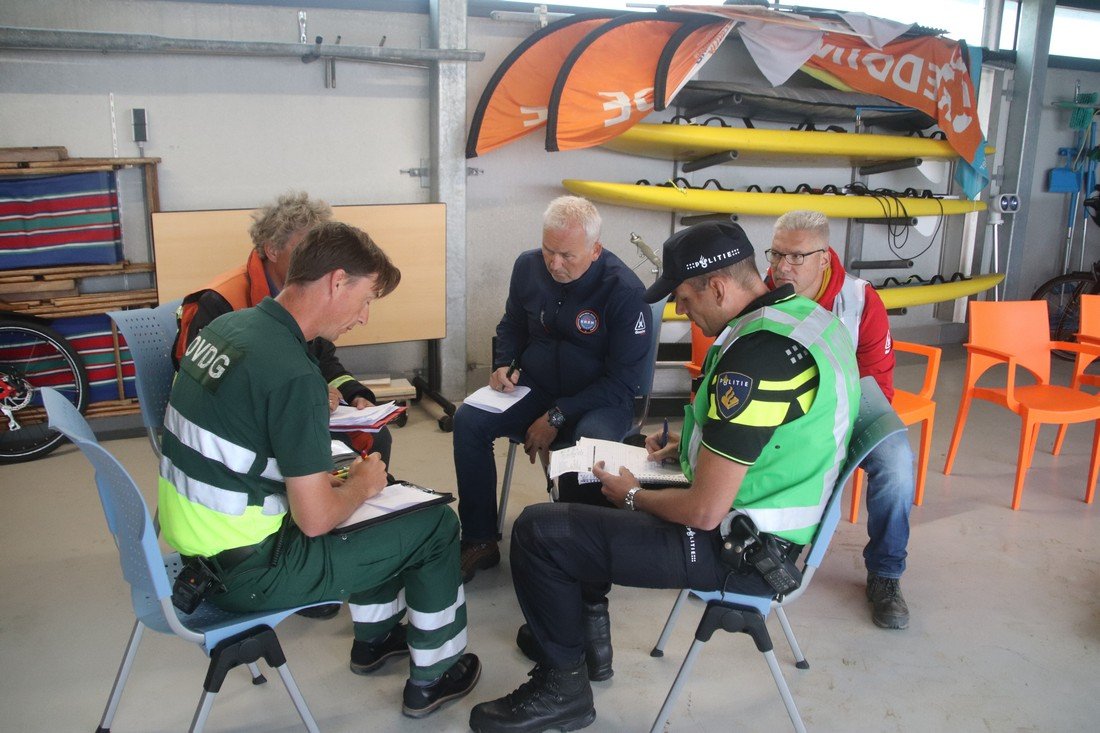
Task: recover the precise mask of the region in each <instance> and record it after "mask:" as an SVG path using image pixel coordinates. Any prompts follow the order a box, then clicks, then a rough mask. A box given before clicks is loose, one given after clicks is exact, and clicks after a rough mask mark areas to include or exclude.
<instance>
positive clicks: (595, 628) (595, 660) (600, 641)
mask: <svg viewBox="0 0 1100 733" xmlns="http://www.w3.org/2000/svg"><path fill="white" fill-rule="evenodd" d="M611 653H612V652H611V617H610V616H609V615H608V613H607V600H606V599H605V600H604V601H602V602H600V603H589V602H588V601H585V602H584V661H585V663H586V664H587V665H588V679H590V680H592V681H593V682H602V681H603V680H609V679H611V676H612V675H613V674H615V671H614V670H613V669H611Z"/></svg>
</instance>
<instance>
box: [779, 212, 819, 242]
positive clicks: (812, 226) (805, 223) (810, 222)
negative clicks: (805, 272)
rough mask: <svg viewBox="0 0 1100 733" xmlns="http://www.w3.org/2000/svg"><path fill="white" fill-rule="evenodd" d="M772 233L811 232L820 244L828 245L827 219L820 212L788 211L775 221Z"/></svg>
mask: <svg viewBox="0 0 1100 733" xmlns="http://www.w3.org/2000/svg"><path fill="white" fill-rule="evenodd" d="M772 231H773V232H775V233H778V232H812V233H813V234H816V235H817V236H818V237H819V238H820V239H821V241H822V242H824V243H825V244H828V243H829V218H828V217H827V216H825V215H824V214H822V213H821V212H820V211H808V210H805V209H803V210H800V211H788V212H787V213H786V214H784V215H783V216H781V217H779V218H778V219H776V220H775V226H774V227H772Z"/></svg>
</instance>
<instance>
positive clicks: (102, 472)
mask: <svg viewBox="0 0 1100 733" xmlns="http://www.w3.org/2000/svg"><path fill="white" fill-rule="evenodd" d="M42 399H43V402H44V403H45V405H46V413H47V414H48V415H49V419H50V427H52V428H54V429H55V430H59V431H61V432H62V433H64V435H65V437H67V438H68V439H69V440H71V441H72V442H73V443H74V444H75V445H76V446H77V447H78V448H79V449H80V450H81V452H82V453H84V456H85V457H86V458H87V459H88V461H89V462H90V463H91V464H92V466H93V468H95V478H96V486H97V488H98V489H99V498H100V501H101V503H102V504H103V513H104V515H105V516H106V518H107V527H108V529H110V531H111V534H112V535H114V538H115V544H116V546H117V547H118V552H119V556H120V560H121V564H122V575H123V577H124V578H125V579H126V582H127V583H129V584H130V589H131V593H130V596H131V601H132V603H133V607H134V615H135V616H136V621H135V623H134V629H133V631H132V632H131V633H130V640H129V642H128V643H127V645H126V651H125V653H124V654H123V657H122V664H121V665H120V666H119V669H118V674H117V675H116V677H115V682H114V686H113V687H112V688H111V696H110V698H108V700H107V707H106V709H105V710H104V711H103V718H102V720H101V721H100V724H99V728H98V729H97V733H108V732H109V731H110V729H111V722H112V721H113V720H114V716H115V711H116V710H117V708H118V703H119V699H120V698H121V697H122V690H123V688H124V687H125V686H126V680H127V678H128V677H129V675H130V669H131V667H132V665H133V662H134V657H135V655H136V654H137V648H138V644H139V643H140V642H141V636H142V633H143V631H144V630H145V629H146V628H150V629H152V630H154V631H159V632H160V633H162V634H175V635H176V636H178V637H179V638H181V639H183V640H184V641H189V642H191V643H193V644H197V645H198V646H199V648H200V649H202V651H203V653H204V654H205V655H206V656H208V657H209V658H210V665H209V667H208V669H207V673H206V680H205V682H204V683H203V693H202V696H201V697H200V698H199V703H198V706H197V707H196V709H195V716H194V718H193V719H192V721H191V727H190V729H189V730H191V731H201V730H202V729H203V726H204V725H205V724H206V719H207V717H208V716H209V714H210V709H211V708H212V707H213V705H214V698H215V697H216V696H217V694H218V692H219V691H220V690H221V685H222V682H223V681H224V680H225V676H226V674H227V673H228V672H229V670H230V669H233V668H234V667H238V666H241V665H248V667H249V669H250V671H251V673H252V682H253V684H257V685H258V684H262V683H264V682H266V681H267V680H266V679H265V678H264V676H263V675H262V674H260V670H259V668H258V667H257V666H256V661H257V660H259V659H260V658H263V659H264V660H266V661H267V663H268V664H269V665H270V666H271V667H273V668H274V669H276V670H277V671H278V672H279V676H280V677H281V678H282V680H283V684H284V685H285V686H286V689H287V692H288V693H289V694H290V698H291V700H292V701H293V702H294V706H295V707H296V708H297V709H298V714H299V715H300V716H301V717H302V722H303V723H305V727H306V729H307V730H309V731H317V723H316V721H315V720H314V719H313V715H312V714H311V713H310V712H309V708H308V707H307V706H306V702H305V700H304V699H303V698H302V693H301V691H299V689H298V685H297V684H296V683H295V682H294V678H293V677H292V676H291V674H290V670H289V669H288V668H287V664H286V657H285V656H284V654H283V650H282V647H281V646H280V645H279V639H278V637H277V636H276V635H275V631H274V629H275V626H276V625H278V624H279V622H281V621H282V620H283V619H285V618H286V617H287V616H289V615H291V614H292V613H294V612H296V611H298V610H300V608H309V607H311V606H319V605H324V604H323V603H315V604H310V605H309V606H302V607H298V608H287V609H283V610H279V611H261V612H257V613H247V614H239V613H230V612H228V611H223V610H221V609H219V608H217V607H216V606H214V605H213V604H211V603H208V602H203V603H202V604H201V605H200V606H199V607H198V609H196V611H195V612H194V613H192V614H189V615H184V614H182V613H180V612H179V611H177V609H176V607H175V606H173V605H172V598H171V596H172V581H173V579H174V578H175V577H176V575H178V574H179V571H180V569H181V567H182V562H181V559H180V556H179V554H178V553H172V554H170V555H167V556H165V555H162V554H161V551H160V547H159V545H158V544H157V535H156V532H155V531H154V529H153V522H152V519H151V518H150V516H149V509H148V507H146V505H145V501H144V499H142V496H141V492H140V491H139V490H138V487H137V486H136V485H135V484H134V480H133V479H132V478H131V477H130V474H129V473H127V472H126V469H124V468H123V467H122V464H121V463H119V462H118V460H117V459H116V458H115V457H114V456H113V455H111V454H110V453H109V452H108V451H107V450H106V449H105V448H103V446H101V445H100V444H99V443H98V442H97V441H96V439H95V436H94V435H93V434H92V429H91V428H90V427H89V426H88V423H87V421H85V420H84V418H83V417H82V416H81V414H80V413H79V412H77V411H76V409H75V408H74V407H73V405H72V403H70V402H69V401H68V400H67V399H65V398H64V397H62V396H61V395H60V394H59V393H58V392H57V391H55V390H53V389H49V388H46V389H43V390H42ZM328 602H331V601H328Z"/></svg>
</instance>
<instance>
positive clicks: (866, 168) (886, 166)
mask: <svg viewBox="0 0 1100 733" xmlns="http://www.w3.org/2000/svg"><path fill="white" fill-rule="evenodd" d="M923 162H924V160H923V159H921V158H902V159H901V160H884V161H882V162H879V163H868V164H866V165H861V166H860V167H859V174H860V175H861V176H870V175H873V174H875V173H889V172H890V171H903V170H908V169H909V168H917V167H918V166H920V164H921V163H923ZM684 170H687V169H686V168H685V169H684Z"/></svg>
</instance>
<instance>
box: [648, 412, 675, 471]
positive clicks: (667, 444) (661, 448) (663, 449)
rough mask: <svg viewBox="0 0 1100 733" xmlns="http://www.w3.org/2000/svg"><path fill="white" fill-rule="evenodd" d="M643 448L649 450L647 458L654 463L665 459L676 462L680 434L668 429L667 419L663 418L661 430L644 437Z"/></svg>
mask: <svg viewBox="0 0 1100 733" xmlns="http://www.w3.org/2000/svg"><path fill="white" fill-rule="evenodd" d="M645 449H646V451H648V452H649V460H651V461H654V462H656V463H664V462H665V461H671V462H677V461H678V460H679V454H680V436H679V434H677V433H670V432H669V431H668V420H665V424H664V427H663V428H662V430H661V432H659V433H654V434H653V435H650V436H648V437H646V439H645Z"/></svg>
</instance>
